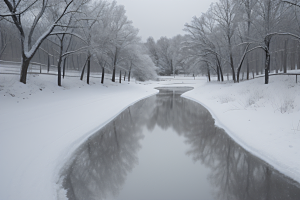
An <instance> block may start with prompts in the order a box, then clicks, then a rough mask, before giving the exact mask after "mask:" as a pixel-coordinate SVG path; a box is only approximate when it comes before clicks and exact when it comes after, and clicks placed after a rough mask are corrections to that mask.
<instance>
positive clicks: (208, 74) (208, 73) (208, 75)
mask: <svg viewBox="0 0 300 200" xmlns="http://www.w3.org/2000/svg"><path fill="white" fill-rule="evenodd" d="M206 65H207V77H208V81H209V82H210V70H209V66H208V64H206ZM194 78H195V76H194ZM218 81H220V80H219V78H218Z"/></svg>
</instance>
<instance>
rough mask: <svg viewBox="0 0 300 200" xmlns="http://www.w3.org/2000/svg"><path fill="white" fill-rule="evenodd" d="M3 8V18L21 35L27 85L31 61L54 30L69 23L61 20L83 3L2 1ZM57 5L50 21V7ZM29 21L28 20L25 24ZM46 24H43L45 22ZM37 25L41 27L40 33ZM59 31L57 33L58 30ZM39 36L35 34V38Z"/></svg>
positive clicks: (72, 0) (23, 77)
mask: <svg viewBox="0 0 300 200" xmlns="http://www.w3.org/2000/svg"><path fill="white" fill-rule="evenodd" d="M0 5H1V7H2V8H3V7H5V11H6V12H5V13H1V14H0V16H1V17H5V18H8V20H9V21H11V22H12V23H14V24H15V26H16V27H17V29H18V32H19V34H20V42H21V51H22V65H21V74H20V82H22V83H24V84H26V77H27V70H28V67H29V63H30V61H31V59H32V58H33V56H34V55H35V53H36V52H37V50H38V49H39V47H40V46H41V44H42V42H43V41H44V40H45V39H46V38H47V37H48V36H49V35H51V34H53V32H55V31H56V28H57V27H62V26H66V25H65V24H60V23H59V22H60V21H61V20H62V19H63V18H65V17H67V16H68V15H69V14H71V13H72V12H74V11H75V10H77V8H78V6H81V5H82V1H80V0H65V1H49V0H40V1H38V0H28V1H25V0H18V1H15V0H4V1H2V2H1V3H0ZM52 7H55V8H56V9H57V11H58V12H57V15H56V16H55V18H54V19H53V21H50V19H49V18H47V15H46V13H47V11H48V10H49V8H52ZM24 21H26V23H23V22H24ZM45 22H46V23H47V24H48V25H47V26H44V27H43V26H42V25H43V24H44V23H45ZM37 27H41V28H40V29H39V31H38V32H37V31H36V30H37ZM56 34H57V33H56ZM34 35H36V37H33V36H34Z"/></svg>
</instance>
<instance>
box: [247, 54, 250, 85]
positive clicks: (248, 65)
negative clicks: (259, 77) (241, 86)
mask: <svg viewBox="0 0 300 200" xmlns="http://www.w3.org/2000/svg"><path fill="white" fill-rule="evenodd" d="M246 59H247V60H246V64H247V80H249V79H250V77H249V74H250V64H249V59H248V57H247V58H246Z"/></svg>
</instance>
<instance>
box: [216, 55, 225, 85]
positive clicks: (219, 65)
mask: <svg viewBox="0 0 300 200" xmlns="http://www.w3.org/2000/svg"><path fill="white" fill-rule="evenodd" d="M217 63H218V65H217V67H218V69H219V72H220V77H221V81H222V82H223V81H224V76H223V71H222V67H221V63H220V60H219V58H218V57H217Z"/></svg>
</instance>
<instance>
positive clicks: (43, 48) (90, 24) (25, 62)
mask: <svg viewBox="0 0 300 200" xmlns="http://www.w3.org/2000/svg"><path fill="white" fill-rule="evenodd" d="M0 9H1V10H0V27H1V30H0V35H1V42H0V59H1V60H5V61H21V74H20V82H22V83H25V84H26V81H27V72H28V69H29V66H30V64H31V63H32V62H33V61H34V62H38V63H41V64H45V65H47V66H48V70H47V71H48V72H49V70H50V68H52V67H55V68H56V70H57V76H58V85H59V86H61V85H62V80H61V76H63V77H65V71H66V69H73V70H79V71H81V76H80V79H81V80H82V79H83V76H84V74H85V73H86V74H87V75H86V76H87V78H86V80H87V83H88V84H89V78H90V73H91V72H98V71H101V72H102V74H103V75H104V73H105V70H106V69H107V70H108V71H109V72H111V73H112V81H113V82H115V74H116V71H118V72H119V73H120V75H121V71H123V73H125V72H128V73H127V74H129V75H130V74H131V73H130V72H133V73H132V75H133V76H135V78H137V79H139V80H148V79H155V78H156V73H155V67H154V65H153V64H151V63H150V64H149V60H151V59H150V58H149V56H148V55H147V54H146V53H145V50H142V49H143V48H144V45H143V44H142V43H141V39H140V38H139V37H138V29H136V28H135V27H133V25H132V22H131V21H130V20H128V19H127V17H126V11H125V8H124V6H122V5H117V3H116V1H113V2H108V1H104V0H100V1H96V2H95V1H90V0H84V1H82V0H65V1H52V0H51V1H49V0H43V1H37V0H30V1H23V0H18V1H15V0H5V1H2V2H1V3H0ZM137 49H138V50H137ZM133 51H134V52H135V53H136V54H135V56H136V57H137V58H136V60H138V61H136V62H132V55H131V52H133ZM20 58H21V59H20ZM103 81H104V77H103V78H102V80H101V82H102V83H103Z"/></svg>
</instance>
